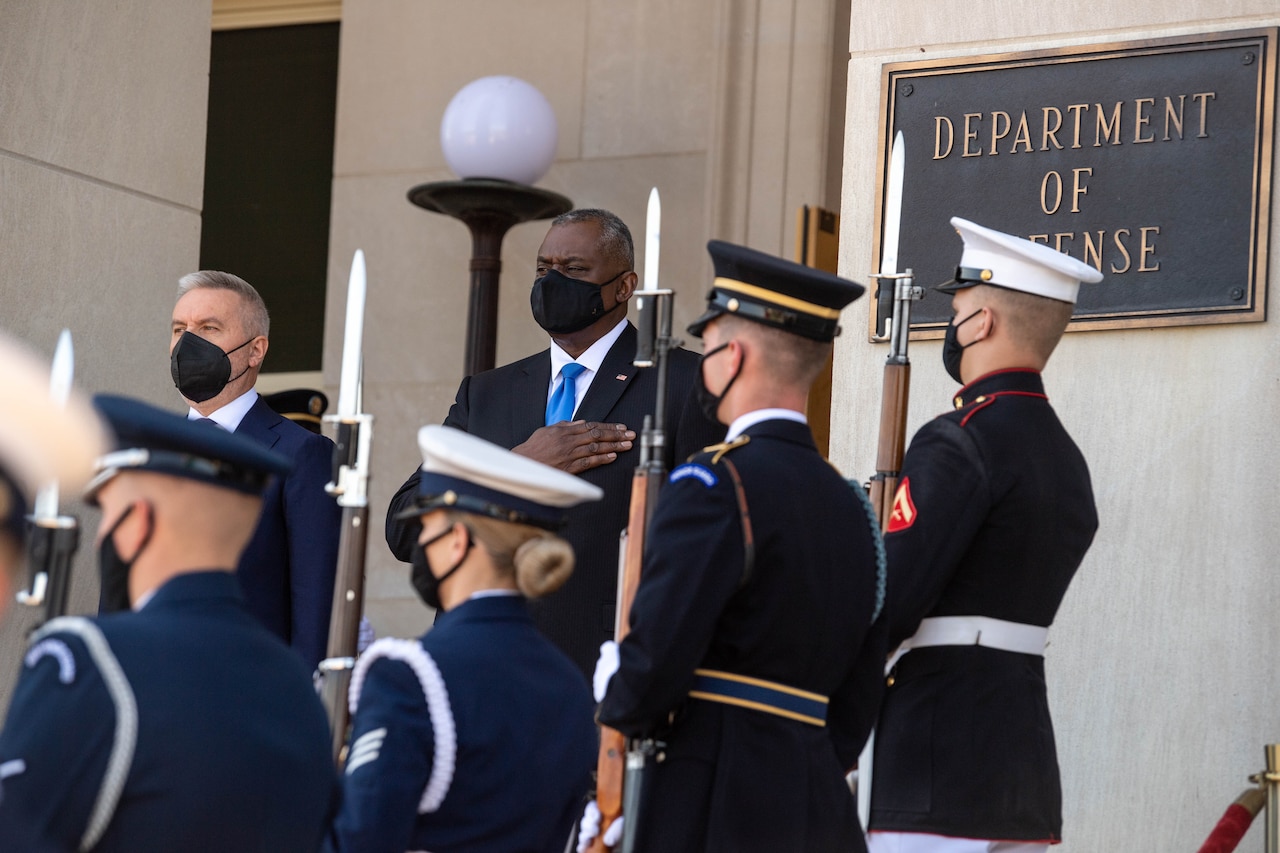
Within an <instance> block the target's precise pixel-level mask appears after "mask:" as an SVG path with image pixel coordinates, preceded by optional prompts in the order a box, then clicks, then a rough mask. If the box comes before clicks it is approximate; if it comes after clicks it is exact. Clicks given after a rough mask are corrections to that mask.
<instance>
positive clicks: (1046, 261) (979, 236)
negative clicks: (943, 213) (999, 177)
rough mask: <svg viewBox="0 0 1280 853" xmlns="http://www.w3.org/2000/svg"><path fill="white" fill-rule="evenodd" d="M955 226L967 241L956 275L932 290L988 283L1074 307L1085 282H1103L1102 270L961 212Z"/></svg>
mask: <svg viewBox="0 0 1280 853" xmlns="http://www.w3.org/2000/svg"><path fill="white" fill-rule="evenodd" d="M951 225H952V227H953V228H955V229H956V231H957V232H958V233H959V234H960V237H961V239H963V240H964V253H963V254H962V255H961V256H960V266H959V267H957V268H956V277H955V278H954V279H952V280H951V281H948V282H946V283H944V284H940V285H938V286H937V287H936V288H934V289H935V290H939V291H941V292H943V293H955V292H956V291H957V290H963V289H964V288H966V287H973V286H975V285H979V284H990V285H992V286H994V287H1003V288H1005V289H1006V290H1020V291H1022V292H1023V293H1030V294H1034V295H1035V296H1043V297H1045V298H1046V299H1056V300H1057V301H1059V302H1070V303H1071V304H1072V305H1074V304H1075V302H1076V295H1077V293H1078V292H1079V290H1080V283H1081V282H1087V283H1089V284H1097V283H1098V282H1100V281H1102V273H1100V272H1098V271H1097V270H1096V269H1094V268H1093V267H1091V266H1089V265H1088V264H1086V263H1082V262H1081V261H1078V260H1076V259H1075V258H1073V257H1071V256H1069V255H1064V254H1063V253H1062V252H1058V251H1055V250H1054V249H1051V248H1049V247H1048V246H1046V245H1044V244H1043V243H1033V242H1031V241H1030V240H1024V239H1022V238H1021V237H1014V236H1013V235H1012V234H1005V233H1003V232H1000V231H993V230H992V229H990V228H984V227H983V226H981V225H978V224H976V223H973V222H970V221H969V220H967V219H961V218H960V217H958V216H953V217H951Z"/></svg>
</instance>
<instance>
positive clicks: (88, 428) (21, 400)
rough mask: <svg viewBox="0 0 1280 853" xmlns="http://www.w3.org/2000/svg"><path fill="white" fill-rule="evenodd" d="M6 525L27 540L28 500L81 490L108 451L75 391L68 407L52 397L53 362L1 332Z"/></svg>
mask: <svg viewBox="0 0 1280 853" xmlns="http://www.w3.org/2000/svg"><path fill="white" fill-rule="evenodd" d="M0 364H3V365H4V370H0V525H3V530H4V532H6V533H8V534H9V535H11V536H13V537H14V538H15V539H21V537H22V534H23V530H24V529H25V527H26V520H25V515H26V511H27V501H28V499H29V498H30V497H31V496H33V495H34V494H35V493H36V492H37V490H39V489H40V488H42V487H44V486H46V485H49V484H53V483H56V484H57V485H58V488H59V489H60V490H63V491H66V492H75V491H78V490H79V489H80V488H81V487H82V486H84V484H85V482H86V481H87V480H88V479H89V477H90V476H91V475H92V474H93V460H94V459H95V458H97V457H98V456H99V455H100V454H101V453H103V452H104V451H105V450H106V449H107V447H108V434H107V430H106V428H105V426H104V425H103V424H102V421H101V419H100V418H99V417H98V415H97V413H96V412H94V410H93V407H92V406H90V405H89V401H88V400H87V399H86V398H84V397H83V396H81V395H80V394H79V393H78V392H77V391H76V390H75V389H72V390H71V393H70V395H69V397H68V398H67V403H66V405H65V406H62V405H59V404H56V403H54V402H53V400H52V398H51V396H50V385H51V382H50V366H49V363H48V362H47V361H45V360H43V359H42V358H40V357H39V356H37V355H36V354H35V353H33V352H31V351H30V350H29V349H27V348H26V347H25V346H24V345H22V344H21V343H19V342H18V341H16V340H14V339H13V338H10V337H8V336H6V335H3V334H0Z"/></svg>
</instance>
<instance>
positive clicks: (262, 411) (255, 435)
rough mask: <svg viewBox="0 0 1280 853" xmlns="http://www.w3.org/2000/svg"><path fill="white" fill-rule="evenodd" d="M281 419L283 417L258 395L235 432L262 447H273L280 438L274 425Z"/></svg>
mask: <svg viewBox="0 0 1280 853" xmlns="http://www.w3.org/2000/svg"><path fill="white" fill-rule="evenodd" d="M282 420H284V418H282V417H281V416H280V415H278V414H276V413H275V411H274V410H272V408H271V407H270V406H268V405H267V402H266V400H263V399H262V398H261V397H259V398H258V399H257V400H255V401H254V403H253V406H252V408H250V409H249V411H248V412H246V413H245V416H244V419H243V420H241V421H240V426H238V427H236V434H237V435H244V436H248V437H249V438H252V439H253V440H254V441H256V442H258V443H259V444H261V445H263V446H264V447H275V445H276V442H277V441H279V440H280V433H278V432H276V427H277V426H278V425H279V423H280V422H281V421H282Z"/></svg>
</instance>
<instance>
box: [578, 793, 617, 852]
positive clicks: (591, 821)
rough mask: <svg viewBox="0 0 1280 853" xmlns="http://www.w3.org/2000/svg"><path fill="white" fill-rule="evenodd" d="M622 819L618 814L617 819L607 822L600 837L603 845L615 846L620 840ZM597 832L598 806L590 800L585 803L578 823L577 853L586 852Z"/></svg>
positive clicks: (598, 830)
mask: <svg viewBox="0 0 1280 853" xmlns="http://www.w3.org/2000/svg"><path fill="white" fill-rule="evenodd" d="M623 820H624V818H623V816H622V815H618V819H617V820H615V821H614V822H613V823H611V824H609V828H608V829H606V830H605V832H604V838H603V839H602V840H603V841H604V846H605V847H616V846H617V844H618V842H619V841H621V840H622V827H623ZM599 832H600V807H599V806H597V805H596V801H595V800H592V801H591V802H589V803H587V807H586V809H585V810H583V812H582V821H581V822H580V823H579V824H578V853H587V850H589V849H590V848H591V842H592V841H595V840H596V835H597V834H598V833H599Z"/></svg>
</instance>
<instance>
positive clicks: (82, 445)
mask: <svg viewBox="0 0 1280 853" xmlns="http://www.w3.org/2000/svg"><path fill="white" fill-rule="evenodd" d="M0 364H3V365H4V370H2V371H0V618H2V617H3V615H4V613H5V611H6V609H7V608H8V605H9V603H10V602H11V601H13V595H14V592H13V591H14V588H15V587H17V586H19V580H18V572H19V569H20V568H21V566H22V563H23V543H24V539H25V531H26V526H27V517H26V514H27V499H26V498H27V496H28V495H31V494H35V492H36V490H37V489H38V488H40V487H43V486H47V485H49V484H51V483H53V484H57V486H58V488H59V490H60V491H61V492H62V493H63V494H65V493H67V492H71V491H73V490H78V489H79V488H80V487H82V486H83V485H84V484H85V481H86V480H88V479H89V475H90V474H91V473H92V470H93V460H94V458H95V457H97V456H98V455H99V454H100V453H102V452H103V451H104V450H105V449H106V446H107V439H106V431H105V430H104V429H103V428H102V425H101V421H100V420H99V419H98V416H97V414H96V413H95V412H94V411H93V409H92V408H91V407H90V406H89V403H88V401H87V400H85V399H83V398H82V397H80V395H79V394H77V393H74V392H73V393H72V394H71V396H70V397H69V398H68V400H67V403H66V405H65V406H59V405H56V404H54V403H53V402H52V400H51V398H50V393H49V385H50V382H49V365H48V364H46V363H42V362H41V361H40V360H39V359H38V358H36V357H35V356H34V355H33V354H32V353H30V352H28V351H27V350H26V348H25V347H22V346H20V345H19V344H17V343H16V342H15V341H13V340H11V339H10V338H8V337H6V336H4V335H0ZM26 772H27V765H26V762H25V761H24V760H23V759H22V758H15V757H13V756H8V755H5V754H4V753H0V850H6V851H8V850H12V851H23V853H42V852H43V851H52V850H56V849H58V848H56V847H53V846H52V845H51V844H48V843H47V842H45V841H43V840H41V839H40V838H39V837H38V834H37V831H36V827H35V825H34V823H33V821H32V818H31V816H30V815H28V814H26V813H25V812H22V811H20V810H18V809H15V808H6V807H5V805H4V799H5V786H6V785H12V786H13V787H19V786H21V784H22V781H21V777H22V776H23V775H24V774H25V773H26Z"/></svg>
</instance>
